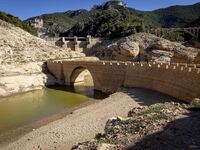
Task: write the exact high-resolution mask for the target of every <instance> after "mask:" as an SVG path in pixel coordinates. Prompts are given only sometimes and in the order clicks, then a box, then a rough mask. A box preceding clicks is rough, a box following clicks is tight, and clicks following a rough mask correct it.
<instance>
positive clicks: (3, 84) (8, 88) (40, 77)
mask: <svg viewBox="0 0 200 150" xmlns="http://www.w3.org/2000/svg"><path fill="white" fill-rule="evenodd" d="M45 68H46V67H45V66H44V64H43V63H42V62H40V63H27V64H22V65H1V66H0V97H2V96H9V95H12V94H15V93H19V92H26V91H30V90H36V89H41V88H43V87H45V85H54V84H56V80H55V78H54V77H53V76H52V75H50V74H49V73H48V72H46V73H44V72H43V71H44V70H45Z"/></svg>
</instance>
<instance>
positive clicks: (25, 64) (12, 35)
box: [0, 20, 84, 97]
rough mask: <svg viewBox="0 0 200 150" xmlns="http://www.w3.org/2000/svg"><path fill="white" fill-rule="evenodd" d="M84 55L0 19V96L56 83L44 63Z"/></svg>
mask: <svg viewBox="0 0 200 150" xmlns="http://www.w3.org/2000/svg"><path fill="white" fill-rule="evenodd" d="M83 56H84V54H81V53H77V52H69V51H67V50H64V49H60V48H58V47H56V46H54V45H51V44H50V43H48V42H46V41H44V40H42V39H40V38H37V37H35V36H32V35H31V34H29V33H27V32H25V31H24V30H22V29H20V28H18V27H15V26H13V25H11V24H9V23H6V22H4V21H2V20H0V97H1V96H8V95H11V94H14V93H19V92H25V91H30V90H34V89H40V88H42V87H44V86H45V85H52V84H55V83H56V81H55V79H54V77H53V76H51V75H50V74H48V72H47V70H46V67H45V65H44V64H43V62H44V61H46V60H49V59H63V58H65V59H67V58H74V57H76V58H77V57H78V58H80V57H83ZM38 62H40V63H38Z"/></svg>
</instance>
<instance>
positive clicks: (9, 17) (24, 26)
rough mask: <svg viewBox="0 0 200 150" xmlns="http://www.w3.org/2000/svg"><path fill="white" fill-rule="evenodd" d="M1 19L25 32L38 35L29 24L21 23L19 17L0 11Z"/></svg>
mask: <svg viewBox="0 0 200 150" xmlns="http://www.w3.org/2000/svg"><path fill="white" fill-rule="evenodd" d="M0 19H1V20H3V21H6V22H8V23H10V24H13V25H15V26H17V27H20V28H22V29H23V30H25V31H27V32H29V33H31V34H33V35H37V32H36V30H35V29H34V28H33V27H31V26H29V24H28V23H26V22H23V21H21V20H20V19H19V18H18V17H15V16H12V15H10V14H7V13H4V12H1V11H0Z"/></svg>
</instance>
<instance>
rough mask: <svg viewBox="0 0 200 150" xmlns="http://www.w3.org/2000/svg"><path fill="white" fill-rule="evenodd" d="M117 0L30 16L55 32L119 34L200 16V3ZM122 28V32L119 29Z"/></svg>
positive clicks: (173, 24)
mask: <svg viewBox="0 0 200 150" xmlns="http://www.w3.org/2000/svg"><path fill="white" fill-rule="evenodd" d="M119 3H120V1H119V2H118V1H113V0H111V1H108V2H106V3H103V4H102V5H95V6H94V7H93V8H92V9H91V10H90V11H88V10H84V9H80V10H75V11H66V12H63V13H53V14H44V15H41V16H37V17H33V18H30V19H28V20H26V22H27V21H30V20H32V19H34V18H42V19H43V20H44V26H45V28H47V30H48V31H49V32H50V33H53V34H54V35H56V36H59V35H62V36H73V35H77V36H86V35H87V34H91V35H93V36H101V37H122V36H126V35H130V34H132V33H134V32H135V31H138V30H139V31H141V30H143V29H144V28H149V27H152V26H158V27H184V26H186V25H187V24H189V23H191V22H193V21H194V20H196V19H197V18H199V17H200V3H197V4H194V5H188V6H172V7H168V8H162V9H158V10H154V11H140V10H136V9H134V8H129V7H128V6H127V5H126V4H125V3H122V5H119ZM122 31H124V32H122Z"/></svg>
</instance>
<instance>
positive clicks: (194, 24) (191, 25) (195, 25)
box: [187, 17, 200, 27]
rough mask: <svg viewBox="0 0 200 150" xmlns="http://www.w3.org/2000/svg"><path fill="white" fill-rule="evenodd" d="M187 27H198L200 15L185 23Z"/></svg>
mask: <svg viewBox="0 0 200 150" xmlns="http://www.w3.org/2000/svg"><path fill="white" fill-rule="evenodd" d="M187 26H188V27H200V17H199V18H198V19H196V20H195V21H193V22H192V23H190V24H188V25H187Z"/></svg>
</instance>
